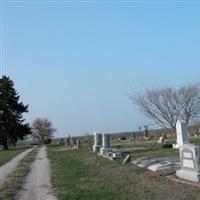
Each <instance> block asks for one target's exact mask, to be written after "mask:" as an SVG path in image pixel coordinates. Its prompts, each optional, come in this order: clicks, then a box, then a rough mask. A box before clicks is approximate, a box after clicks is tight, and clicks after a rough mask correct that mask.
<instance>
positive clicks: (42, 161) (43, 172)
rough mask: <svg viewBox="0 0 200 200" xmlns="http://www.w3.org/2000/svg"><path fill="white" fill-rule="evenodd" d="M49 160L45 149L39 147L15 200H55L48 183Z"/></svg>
mask: <svg viewBox="0 0 200 200" xmlns="http://www.w3.org/2000/svg"><path fill="white" fill-rule="evenodd" d="M49 172H50V166H49V160H48V158H47V152H46V147H41V148H40V149H39V151H38V154H37V157H36V159H35V161H34V162H33V163H32V165H31V171H30V173H29V174H28V176H27V177H26V179H25V182H24V185H23V188H22V190H21V191H19V193H18V194H17V196H16V199H17V200H56V197H55V196H54V194H53V192H52V191H51V185H50V182H49V175H50V174H49Z"/></svg>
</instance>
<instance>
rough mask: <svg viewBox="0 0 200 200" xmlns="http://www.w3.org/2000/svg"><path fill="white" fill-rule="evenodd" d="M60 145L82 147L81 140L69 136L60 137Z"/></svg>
mask: <svg viewBox="0 0 200 200" xmlns="http://www.w3.org/2000/svg"><path fill="white" fill-rule="evenodd" d="M57 144H59V145H65V146H66V147H73V148H77V149H78V148H80V140H78V139H76V138H74V137H70V136H69V137H68V138H66V139H64V138H60V139H59V141H58V143H57Z"/></svg>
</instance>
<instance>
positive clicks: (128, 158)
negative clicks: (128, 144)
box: [122, 154, 131, 165]
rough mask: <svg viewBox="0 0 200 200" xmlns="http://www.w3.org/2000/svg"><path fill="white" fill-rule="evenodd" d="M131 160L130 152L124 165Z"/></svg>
mask: <svg viewBox="0 0 200 200" xmlns="http://www.w3.org/2000/svg"><path fill="white" fill-rule="evenodd" d="M130 161H131V156H130V155H129V154H128V155H127V156H126V157H125V159H124V160H123V163H122V164H123V165H125V164H126V163H128V162H130Z"/></svg>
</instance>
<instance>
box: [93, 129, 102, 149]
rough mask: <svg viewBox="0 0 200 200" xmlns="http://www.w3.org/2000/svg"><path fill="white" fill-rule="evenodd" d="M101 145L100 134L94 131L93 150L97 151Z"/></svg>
mask: <svg viewBox="0 0 200 200" xmlns="http://www.w3.org/2000/svg"><path fill="white" fill-rule="evenodd" d="M101 147H102V134H100V133H96V132H94V146H93V152H98V151H99V150H100V148H101Z"/></svg>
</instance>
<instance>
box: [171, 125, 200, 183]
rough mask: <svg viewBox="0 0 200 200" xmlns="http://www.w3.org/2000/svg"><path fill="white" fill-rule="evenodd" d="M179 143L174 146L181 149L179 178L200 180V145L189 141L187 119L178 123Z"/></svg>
mask: <svg viewBox="0 0 200 200" xmlns="http://www.w3.org/2000/svg"><path fill="white" fill-rule="evenodd" d="M176 131H177V144H175V145H173V147H174V148H176V149H179V151H180V164H181V166H180V167H181V168H180V170H177V171H176V175H177V176H178V177H179V178H182V179H186V180H189V181H195V182H198V181H200V147H199V146H196V145H193V144H191V143H190V142H189V137H188V135H189V134H188V127H187V123H186V122H185V121H178V122H177V124H176Z"/></svg>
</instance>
